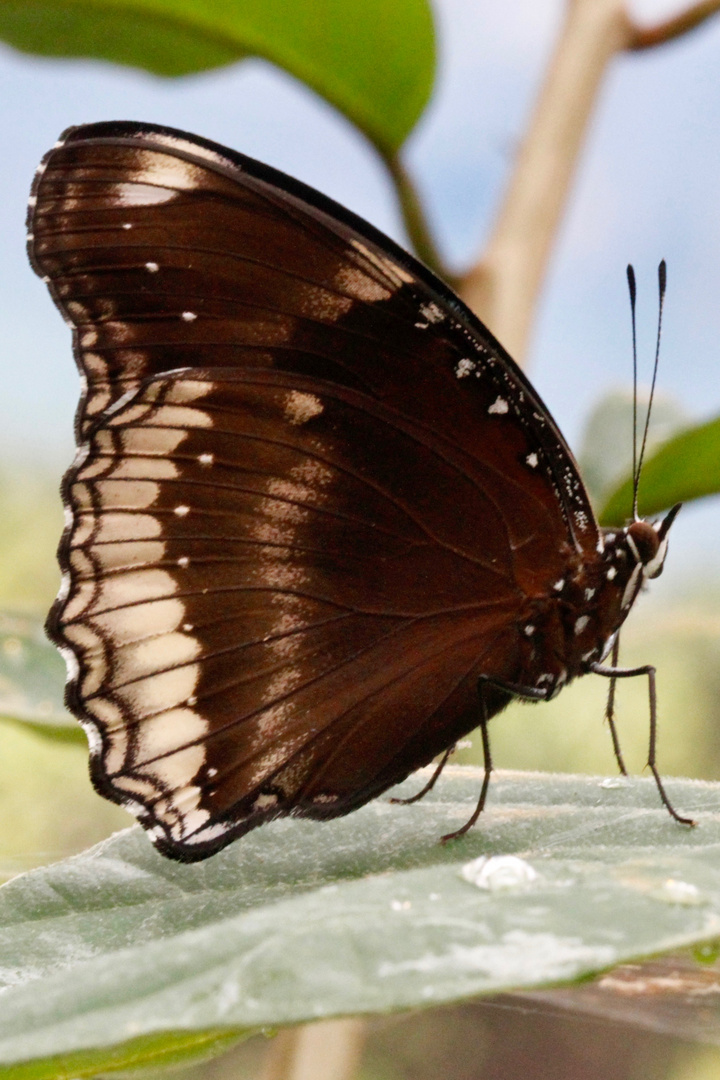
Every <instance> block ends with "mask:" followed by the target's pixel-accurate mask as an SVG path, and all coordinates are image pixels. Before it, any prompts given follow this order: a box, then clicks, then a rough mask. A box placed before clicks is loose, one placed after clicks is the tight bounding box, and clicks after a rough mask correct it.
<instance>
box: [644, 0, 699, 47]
mask: <svg viewBox="0 0 720 1080" xmlns="http://www.w3.org/2000/svg"><path fill="white" fill-rule="evenodd" d="M718 12H720V0H700V3H699V4H694V5H693V7H691V8H688V9H687V11H683V12H682V13H681V14H680V15H675V16H673V18H672V19H668V20H667V21H666V22H663V23H658V24H657V26H649V27H641V26H634V27H633V28H632V35H631V38H630V41H629V42H628V44H627V46H626V48H628V49H631V50H640V49H652V48H654V47H655V46H656V45H664V44H665V42H666V41H673V40H674V39H675V38H677V37H680V36H681V35H682V34H687V33H688V31H690V30H694V29H695V27H696V26H700V24H701V23H703V22H705V20H706V19H709V18H710V17H711V16H712V15H717V13H718Z"/></svg>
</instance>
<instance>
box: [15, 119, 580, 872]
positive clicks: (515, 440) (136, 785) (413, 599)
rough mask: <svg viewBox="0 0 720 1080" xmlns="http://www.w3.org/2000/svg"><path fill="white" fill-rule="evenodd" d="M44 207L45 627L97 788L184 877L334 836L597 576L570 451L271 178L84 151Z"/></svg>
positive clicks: (326, 213) (343, 234)
mask: <svg viewBox="0 0 720 1080" xmlns="http://www.w3.org/2000/svg"><path fill="white" fill-rule="evenodd" d="M34 200H35V205H34V207H33V209H32V211H31V221H30V228H31V233H32V234H34V239H32V240H31V251H32V258H33V264H34V266H35V268H36V269H37V271H38V273H40V274H42V275H43V276H44V277H46V278H48V279H49V283H50V287H51V291H52V292H53V295H54V296H55V298H56V301H57V302H58V304H59V305H60V307H61V309H62V310H63V312H64V314H65V315H66V317H68V318H69V319H70V320H71V321H72V322H73V324H74V325H75V327H76V329H75V340H76V355H77V358H78V364H79V366H80V368H81V371H82V372H83V374H84V375H85V377H86V379H87V383H88V387H87V393H86V395H85V397H84V398H83V401H82V403H81V407H80V410H79V413H78V428H77V430H78V438H79V441H82V442H83V445H82V447H81V449H80V451H79V458H78V461H77V462H76V465H75V466H74V467H73V469H72V470H71V471H70V473H69V474H68V477H67V478H66V482H65V498H66V501H67V505H68V507H69V509H70V515H69V518H70V520H69V525H68V529H67V530H66V534H65V536H64V540H63V543H62V545H61V563H62V565H63V568H64V570H65V582H64V586H63V590H62V591H61V595H60V597H59V598H58V601H57V603H56V605H55V608H54V609H53V613H52V614H51V619H50V630H51V634H52V636H53V637H54V639H55V640H56V641H58V643H59V644H60V645H62V646H63V647H64V648H65V649H66V655H68V657H69V671H70V682H69V689H68V701H69V704H70V706H71V707H72V708H73V710H74V711H75V712H76V713H77V715H79V716H80V718H81V719H82V720H83V721H84V722H85V723H86V725H87V727H88V729H89V731H90V732H91V738H92V740H93V775H94V779H95V782H96V784H97V786H98V787H99V788H100V790H102V791H103V792H104V793H105V794H107V795H109V797H111V798H114V799H116V800H118V801H121V802H123V803H125V804H126V805H130V806H131V808H132V809H133V810H134V811H135V812H136V813H137V814H138V816H139V817H140V818H141V820H142V821H143V823H144V824H146V825H147V826H148V827H150V829H151V831H152V833H153V836H154V839H155V842H156V843H157V844H158V846H159V847H160V848H161V850H164V851H165V852H166V853H167V854H171V855H173V856H175V857H179V858H201V857H204V856H205V855H207V854H210V853H211V852H212V851H214V850H217V849H218V848H220V847H222V846H224V844H226V843H227V842H228V841H229V840H230V839H232V837H233V836H235V835H238V834H239V833H241V832H244V831H246V830H247V829H249V828H252V827H253V826H254V825H257V824H259V823H261V822H262V821H263V820H266V819H267V818H268V817H272V816H276V815H277V814H278V813H289V812H292V813H301V814H306V815H310V816H317V817H328V816H334V815H337V814H342V813H346V812H348V811H349V810H351V809H353V808H354V807H355V806H358V805H360V804H361V803H363V802H365V801H367V799H369V798H371V797H372V796H373V795H374V794H376V793H377V792H378V791H381V790H383V789H384V788H386V787H388V786H389V785H390V784H392V783H393V782H395V781H397V780H399V779H401V778H402V777H404V776H406V775H407V774H408V773H409V772H410V771H412V770H413V769H415V768H417V767H418V766H419V765H421V764H424V763H425V762H427V761H428V760H430V759H431V758H432V757H433V756H434V755H435V754H436V753H437V752H439V751H440V750H441V749H443V748H444V747H445V746H447V745H449V744H450V743H452V741H454V739H456V738H457V737H459V735H460V734H463V733H465V732H466V731H468V730H470V729H471V728H472V727H473V726H474V725H475V723H476V720H477V717H476V714H475V708H476V704H475V702H476V691H475V686H476V682H477V678H478V676H479V675H480V674H484V675H491V676H493V677H495V678H501V679H506V680H509V681H512V680H513V672H514V670H515V667H514V664H515V652H516V650H517V643H516V638H517V634H518V633H519V629H518V627H517V626H516V623H517V618H518V614H517V613H518V611H519V609H520V608H521V606H522V603H523V601H524V600H525V598H527V597H528V596H532V595H535V594H536V593H545V594H546V593H547V592H548V590H549V589H550V587H551V583H552V582H553V581H554V580H555V579H556V578H557V577H558V576H559V575H560V574H561V573H562V572H563V568H564V567H565V565H566V561H567V557H568V552H569V551H570V550H571V548H573V547H575V548H580V549H584V550H586V551H590V550H592V549H593V548H594V546H595V544H596V543H597V539H598V534H597V526H596V523H595V521H594V518H593V516H592V512H591V510H590V507H589V504H588V502H587V497H586V495H585V491H584V488H583V486H582V483H581V481H580V478H579V476H578V474H577V470H576V468H575V465H574V462H573V459H572V457H571V455H570V453H569V451H568V450H567V448H566V446H565V444H564V443H563V441H562V438H561V436H560V435H559V433H558V432H557V429H556V427H555V425H554V424H553V422H552V420H551V418H550V417H549V415H548V413H547V411H546V409H545V408H544V406H543V405H542V403H541V402H540V400H539V399H538V398H537V396H536V395H535V393H534V391H533V390H532V388H531V387H530V386H529V384H528V383H527V381H526V380H525V379H524V378H523V376H522V375H521V374H520V372H519V371H518V369H517V368H516V367H515V365H514V364H513V363H512V361H511V360H510V359H509V358H508V357H507V355H506V354H505V353H504V352H503V350H502V349H501V347H500V346H499V345H498V344H497V342H495V341H494V339H493V338H492V337H491V336H490V335H489V334H488V332H487V331H486V330H485V329H484V328H483V327H482V326H481V324H480V323H478V322H477V320H475V319H474V318H473V316H472V315H471V314H470V313H469V312H468V311H467V309H465V308H464V307H463V305H462V304H461V303H460V301H459V300H457V298H455V297H453V295H452V294H450V293H449V292H448V291H447V290H446V289H445V288H444V287H443V286H442V285H441V284H440V283H439V282H438V281H437V280H436V279H435V278H434V277H433V276H432V275H431V274H430V273H429V272H428V271H427V270H426V269H424V268H423V267H421V266H420V265H419V264H418V263H416V262H415V261H414V260H413V259H411V258H410V257H409V256H407V255H406V254H404V253H402V252H401V251H400V249H398V248H397V247H396V246H395V245H394V244H392V242H391V241H389V240H387V239H386V238H384V237H382V236H381V234H379V233H377V232H376V231H375V230H373V229H372V228H371V227H370V226H368V225H366V224H364V223H362V222H360V221H359V219H356V218H354V217H353V216H352V215H350V214H349V213H348V212H347V211H344V210H342V209H341V208H339V207H337V206H336V205H335V204H333V203H331V202H330V201H329V200H326V199H324V198H323V197H322V196H320V195H318V194H317V193H314V192H311V191H310V190H309V189H307V188H305V187H303V186H302V185H299V184H297V183H296V182H294V181H291V180H289V179H288V178H286V177H283V176H282V175H281V174H278V173H276V172H274V171H273V170H270V169H268V168H267V167H266V166H262V165H259V164H258V163H256V162H252V161H251V160H249V159H246V158H243V157H241V156H240V155H235V154H232V153H231V152H229V151H226V150H223V149H222V148H220V147H216V146H214V145H212V144H209V143H205V142H203V141H202V140H196V139H194V138H192V137H190V136H186V135H183V134H182V133H178V132H170V131H167V130H165V129H155V128H149V127H145V126H141V125H133V124H109V125H93V126H91V127H87V128H80V129H75V130H74V131H71V132H70V133H69V134H68V135H67V136H66V138H65V140H64V141H63V142H62V143H61V145H60V146H58V147H57V148H56V149H54V150H53V151H52V152H51V154H50V155H49V156H48V158H47V159H46V162H45V164H44V167H43V170H42V173H41V175H40V176H39V179H38V180H37V181H36V185H35V188H34ZM179 369H182V370H179Z"/></svg>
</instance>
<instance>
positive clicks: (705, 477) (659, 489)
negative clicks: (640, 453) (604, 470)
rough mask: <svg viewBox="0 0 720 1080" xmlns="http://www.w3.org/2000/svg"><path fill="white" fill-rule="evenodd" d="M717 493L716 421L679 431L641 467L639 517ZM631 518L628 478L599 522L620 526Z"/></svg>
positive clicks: (719, 445)
mask: <svg viewBox="0 0 720 1080" xmlns="http://www.w3.org/2000/svg"><path fill="white" fill-rule="evenodd" d="M718 492H720V417H717V418H716V419H714V420H709V421H707V422H706V423H704V424H698V425H697V426H696V427H693V428H689V429H687V430H686V431H681V432H680V433H679V434H678V435H676V436H675V437H674V438H672V439H670V440H669V441H668V442H666V443H665V444H664V445H663V446H662V447H661V448H660V449H659V450H658V451H657V452H656V453H655V454H653V455H652V457H650V458H648V460H647V461H646V462H645V463H644V465H643V469H642V475H641V477H640V490H639V496H640V497H639V509H640V514H641V515H642V516H643V517H649V516H652V515H653V514H659V513H660V512H661V511H662V510H667V509H668V507H670V506H673V505H674V504H675V503H677V502H690V501H691V500H692V499H702V498H704V497H705V496H706V495H716V494H717V493H718ZM631 516H632V478H628V479H627V480H625V481H624V483H622V484H621V485H620V486H619V487H618V488H616V489H615V491H614V492H613V493H612V495H610V497H609V498H608V500H607V502H606V503H605V505H604V506H603V508H602V510H601V512H600V515H599V519H600V522H601V523H602V524H603V525H623V524H624V523H625V521H627V519H628V518H629V517H631Z"/></svg>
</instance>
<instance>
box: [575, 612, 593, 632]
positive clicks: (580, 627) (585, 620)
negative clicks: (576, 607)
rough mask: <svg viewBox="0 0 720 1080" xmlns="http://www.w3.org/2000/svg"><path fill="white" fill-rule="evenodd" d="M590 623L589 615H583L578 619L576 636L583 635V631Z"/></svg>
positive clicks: (576, 621)
mask: <svg viewBox="0 0 720 1080" xmlns="http://www.w3.org/2000/svg"><path fill="white" fill-rule="evenodd" d="M589 622H590V616H589V615H581V616H580V617H579V618H578V619H576V620H575V634H576V635H578V634H582V632H583V630H584V629H585V627H586V626H587V624H588V623H589Z"/></svg>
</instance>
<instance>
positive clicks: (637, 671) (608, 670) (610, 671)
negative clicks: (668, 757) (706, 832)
mask: <svg viewBox="0 0 720 1080" xmlns="http://www.w3.org/2000/svg"><path fill="white" fill-rule="evenodd" d="M590 669H591V671H594V672H595V674H596V675H603V676H605V678H607V679H629V678H632V677H633V676H635V675H647V678H648V695H649V699H650V744H649V747H648V762H647V763H648V768H649V769H650V772H651V773H652V774H653V777H654V779H655V784H656V786H657V789H658V794H659V795H660V798H661V800H662V802H663V805H664V807H665V809H666V810H667V812H668V813H669V814H670V816H671V817H672V818H674V819H675V821H677V822H679V823H680V824H681V825H694V824H695V822H694V821H693V819H692V818H688V817H682V815H681V814H678V812H677V810H676V809H675V807H674V806H673V805H672V803H671V802H670V799H669V798H668V796H667V793H666V791H665V787H664V785H663V782H662V779H661V777H660V773H659V772H658V768H657V764H656V761H655V756H656V749H657V696H656V693H655V668H654V667H653V666H652V664H644V665H643V666H642V667H636V668H618V667H605V665H604V664H597V663H596V664H591V665H590Z"/></svg>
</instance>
